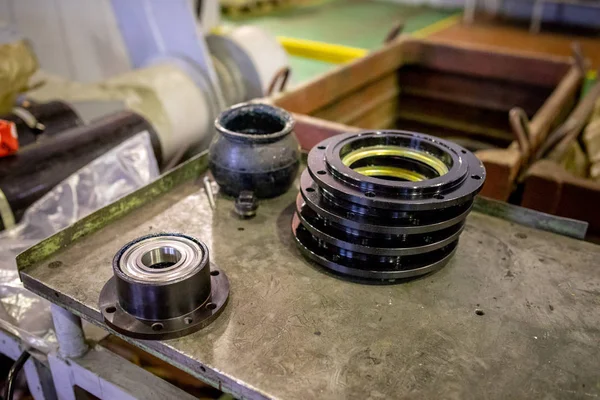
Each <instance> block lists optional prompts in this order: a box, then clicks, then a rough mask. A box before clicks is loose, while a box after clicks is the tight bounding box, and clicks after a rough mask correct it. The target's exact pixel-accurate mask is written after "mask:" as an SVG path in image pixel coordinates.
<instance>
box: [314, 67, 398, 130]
mask: <svg viewBox="0 0 600 400" xmlns="http://www.w3.org/2000/svg"><path fill="white" fill-rule="evenodd" d="M399 94H400V89H399V87H398V77H397V75H396V74H395V73H391V74H388V75H386V76H384V77H382V78H381V79H379V80H377V81H375V82H373V83H371V84H369V85H367V86H364V87H362V88H360V89H359V90H357V91H355V92H353V93H351V94H349V95H348V96H347V97H345V98H343V99H340V100H339V101H338V102H336V103H332V104H331V105H329V106H327V107H324V108H322V109H321V110H318V111H317V112H315V113H314V114H313V115H314V116H315V117H318V118H322V119H326V120H329V121H336V122H339V123H342V124H352V122H354V121H356V120H360V118H361V117H362V116H363V115H364V114H366V113H368V112H369V111H371V110H372V109H373V108H376V107H379V106H380V105H381V104H383V103H385V102H388V101H390V100H391V99H393V98H397V97H398V95H399ZM392 113H395V110H393V111H392Z"/></svg>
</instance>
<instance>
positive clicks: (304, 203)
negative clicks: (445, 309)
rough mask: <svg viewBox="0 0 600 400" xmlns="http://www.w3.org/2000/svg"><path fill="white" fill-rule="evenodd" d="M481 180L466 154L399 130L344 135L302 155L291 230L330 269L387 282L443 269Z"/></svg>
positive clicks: (474, 161)
mask: <svg viewBox="0 0 600 400" xmlns="http://www.w3.org/2000/svg"><path fill="white" fill-rule="evenodd" d="M484 180H485V168H484V167H483V164H482V163H481V162H480V161H479V160H478V159H477V157H475V155H474V154H472V153H470V152H469V151H468V150H466V149H464V148H462V147H461V146H459V145H456V144H454V143H451V142H448V141H445V140H442V139H439V138H436V137H433V136H428V135H423V134H417V133H411V132H404V131H377V132H363V133H359V134H343V135H338V136H335V137H332V138H330V139H327V140H324V141H323V142H321V143H319V144H318V145H317V146H316V147H314V148H313V149H312V150H311V152H310V154H309V155H308V168H307V169H306V170H305V171H304V172H303V173H302V176H301V180H300V194H299V195H298V198H297V201H296V213H295V214H294V217H293V222H292V229H293V233H294V236H295V238H296V242H297V244H298V246H299V248H300V250H301V251H302V252H303V254H304V255H305V256H307V257H308V258H309V259H311V260H313V261H315V262H317V263H318V264H320V265H322V266H323V267H326V268H328V269H330V270H333V271H334V272H336V273H338V274H342V275H347V276H352V277H354V278H359V279H374V280H384V281H394V280H396V279H403V278H410V277H415V276H419V275H423V274H427V273H430V272H433V271H436V270H438V269H439V268H441V267H443V266H444V265H445V264H446V263H447V262H448V261H449V259H450V258H451V257H452V255H453V254H454V252H455V250H456V247H457V244H458V238H459V235H460V233H461V232H462V229H463V226H464V221H465V218H466V217H467V215H468V213H469V212H470V210H471V206H472V204H473V199H474V197H475V195H476V194H477V193H478V192H479V191H480V190H481V187H482V185H483V182H484Z"/></svg>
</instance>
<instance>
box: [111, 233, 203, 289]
mask: <svg viewBox="0 0 600 400" xmlns="http://www.w3.org/2000/svg"><path fill="white" fill-rule="evenodd" d="M203 256H204V252H203V251H202V248H201V247H200V246H199V245H198V244H197V243H195V242H194V241H193V240H190V239H188V238H185V237H180V236H157V237H151V238H147V239H144V240H141V241H139V242H137V243H134V244H133V245H131V246H130V247H129V248H127V249H126V250H125V251H124V252H123V254H122V255H121V258H120V259H119V268H120V270H121V271H122V272H123V273H124V274H125V275H127V276H128V277H130V278H132V279H134V280H137V281H141V282H170V281H174V280H178V279H183V278H186V277H188V276H190V275H192V274H194V273H195V272H196V271H197V270H198V269H199V268H201V261H202V258H203Z"/></svg>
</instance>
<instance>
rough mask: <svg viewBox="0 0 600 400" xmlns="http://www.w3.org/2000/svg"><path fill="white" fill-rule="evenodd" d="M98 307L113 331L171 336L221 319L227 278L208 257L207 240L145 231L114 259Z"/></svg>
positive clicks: (146, 335) (162, 336) (227, 294)
mask: <svg viewBox="0 0 600 400" xmlns="http://www.w3.org/2000/svg"><path fill="white" fill-rule="evenodd" d="M113 273H114V276H113V278H111V279H110V280H109V281H108V282H107V283H106V284H105V285H104V287H103V289H102V291H101V293H100V302H99V308H100V310H102V315H103V317H104V321H105V322H106V324H107V325H108V326H109V327H110V328H112V329H114V330H115V331H117V332H119V333H121V334H123V335H125V336H131V337H134V338H139V339H170V338H175V337H180V336H184V335H187V334H189V333H192V332H194V331H196V330H198V329H201V328H202V327H204V326H206V325H208V324H209V323H210V322H211V321H212V320H213V319H215V318H217V317H218V315H219V314H220V313H221V312H222V310H223V308H224V307H225V305H226V303H227V299H228V296H229V281H228V279H227V276H226V275H225V273H224V272H223V271H222V270H218V269H216V268H215V266H214V265H213V266H212V268H211V263H210V259H209V253H208V248H207V247H206V245H205V244H204V243H202V242H200V241H198V240H197V239H195V238H192V237H190V236H187V235H182V234H179V233H161V234H153V235H147V236H143V237H141V238H139V239H136V240H133V241H131V242H129V243H127V244H126V245H125V246H124V247H123V248H121V250H120V251H119V252H118V253H117V254H116V255H115V257H114V259H113Z"/></svg>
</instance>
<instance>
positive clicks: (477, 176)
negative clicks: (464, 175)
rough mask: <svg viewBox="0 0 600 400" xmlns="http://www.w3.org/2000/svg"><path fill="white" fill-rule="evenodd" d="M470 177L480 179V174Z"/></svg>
mask: <svg viewBox="0 0 600 400" xmlns="http://www.w3.org/2000/svg"><path fill="white" fill-rule="evenodd" d="M471 178H473V179H476V180H480V179H481V176H479V175H471Z"/></svg>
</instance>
